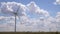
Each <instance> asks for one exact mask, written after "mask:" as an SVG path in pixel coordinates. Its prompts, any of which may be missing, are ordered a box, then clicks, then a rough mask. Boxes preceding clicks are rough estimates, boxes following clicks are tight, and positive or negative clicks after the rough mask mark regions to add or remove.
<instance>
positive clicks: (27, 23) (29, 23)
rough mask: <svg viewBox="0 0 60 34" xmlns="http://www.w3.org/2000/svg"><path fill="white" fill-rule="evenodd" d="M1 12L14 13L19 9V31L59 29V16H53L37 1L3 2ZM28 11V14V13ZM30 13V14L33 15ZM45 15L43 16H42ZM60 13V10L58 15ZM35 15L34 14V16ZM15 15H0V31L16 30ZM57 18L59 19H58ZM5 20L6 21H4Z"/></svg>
mask: <svg viewBox="0 0 60 34" xmlns="http://www.w3.org/2000/svg"><path fill="white" fill-rule="evenodd" d="M0 9H1V12H3V13H5V14H6V15H7V14H10V15H13V13H14V12H17V10H18V12H17V13H18V16H17V25H16V26H17V31H32V32H38V31H44V32H49V31H58V29H57V22H58V20H59V18H60V17H59V18H58V17H56V18H53V17H52V16H50V14H49V12H48V11H46V10H44V9H41V8H40V7H39V6H38V5H36V3H35V2H30V3H29V4H27V5H24V4H21V3H17V2H4V3H3V2H2V5H1V8H0ZM27 12H28V14H27ZM29 13H31V15H33V14H34V15H36V16H37V15H39V16H38V17H39V18H38V17H37V18H31V17H29ZM31 15H30V16H31ZM42 15H43V16H42ZM59 15H60V12H58V13H57V16H59ZM33 17H34V16H33ZM14 18H15V17H14V16H8V17H5V16H4V17H3V16H2V17H1V16H0V23H4V24H0V31H14V24H15V23H14V20H15V19H14ZM56 20H57V21H56ZM3 21H4V22H3Z"/></svg>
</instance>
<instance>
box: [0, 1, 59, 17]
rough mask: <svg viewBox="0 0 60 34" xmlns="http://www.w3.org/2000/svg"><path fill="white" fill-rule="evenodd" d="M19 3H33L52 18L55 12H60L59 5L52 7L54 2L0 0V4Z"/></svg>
mask: <svg viewBox="0 0 60 34" xmlns="http://www.w3.org/2000/svg"><path fill="white" fill-rule="evenodd" d="M12 1H15V2H19V3H22V4H25V5H26V4H28V3H30V2H31V1H34V2H35V3H36V4H37V5H38V6H39V7H40V8H41V9H44V10H47V11H48V12H49V13H50V15H52V16H53V17H55V16H56V12H58V11H60V5H54V4H53V2H55V1H56V0H0V2H12Z"/></svg>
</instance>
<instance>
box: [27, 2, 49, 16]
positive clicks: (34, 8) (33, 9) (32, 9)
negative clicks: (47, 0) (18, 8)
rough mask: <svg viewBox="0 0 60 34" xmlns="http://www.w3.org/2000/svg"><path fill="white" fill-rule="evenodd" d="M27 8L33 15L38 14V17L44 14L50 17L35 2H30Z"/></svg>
mask: <svg viewBox="0 0 60 34" xmlns="http://www.w3.org/2000/svg"><path fill="white" fill-rule="evenodd" d="M27 8H28V10H29V11H30V12H31V13H36V14H38V15H40V14H42V15H44V16H45V17H47V16H49V13H48V12H47V11H46V10H43V9H40V8H39V6H37V5H36V4H35V2H30V3H29V4H27Z"/></svg>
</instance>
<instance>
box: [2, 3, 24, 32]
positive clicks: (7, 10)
mask: <svg viewBox="0 0 60 34" xmlns="http://www.w3.org/2000/svg"><path fill="white" fill-rule="evenodd" d="M11 6H12V7H13V8H12V7H11ZM11 6H9V4H8V5H7V3H6V4H4V5H2V6H1V12H2V13H5V14H9V15H14V16H15V32H16V17H17V16H18V17H19V16H21V15H24V13H23V11H24V8H25V6H23V5H22V4H20V5H19V4H16V6H15V4H14V3H12V4H11ZM20 10H21V11H20ZM19 11H20V12H21V13H20V12H19ZM19 19H20V17H19Z"/></svg>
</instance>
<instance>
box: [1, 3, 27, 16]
mask: <svg viewBox="0 0 60 34" xmlns="http://www.w3.org/2000/svg"><path fill="white" fill-rule="evenodd" d="M1 4H2V5H1V12H3V13H5V14H11V15H13V13H16V12H17V13H18V14H19V15H23V14H25V13H24V11H26V7H25V5H23V4H21V3H17V2H3V3H1Z"/></svg>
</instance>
